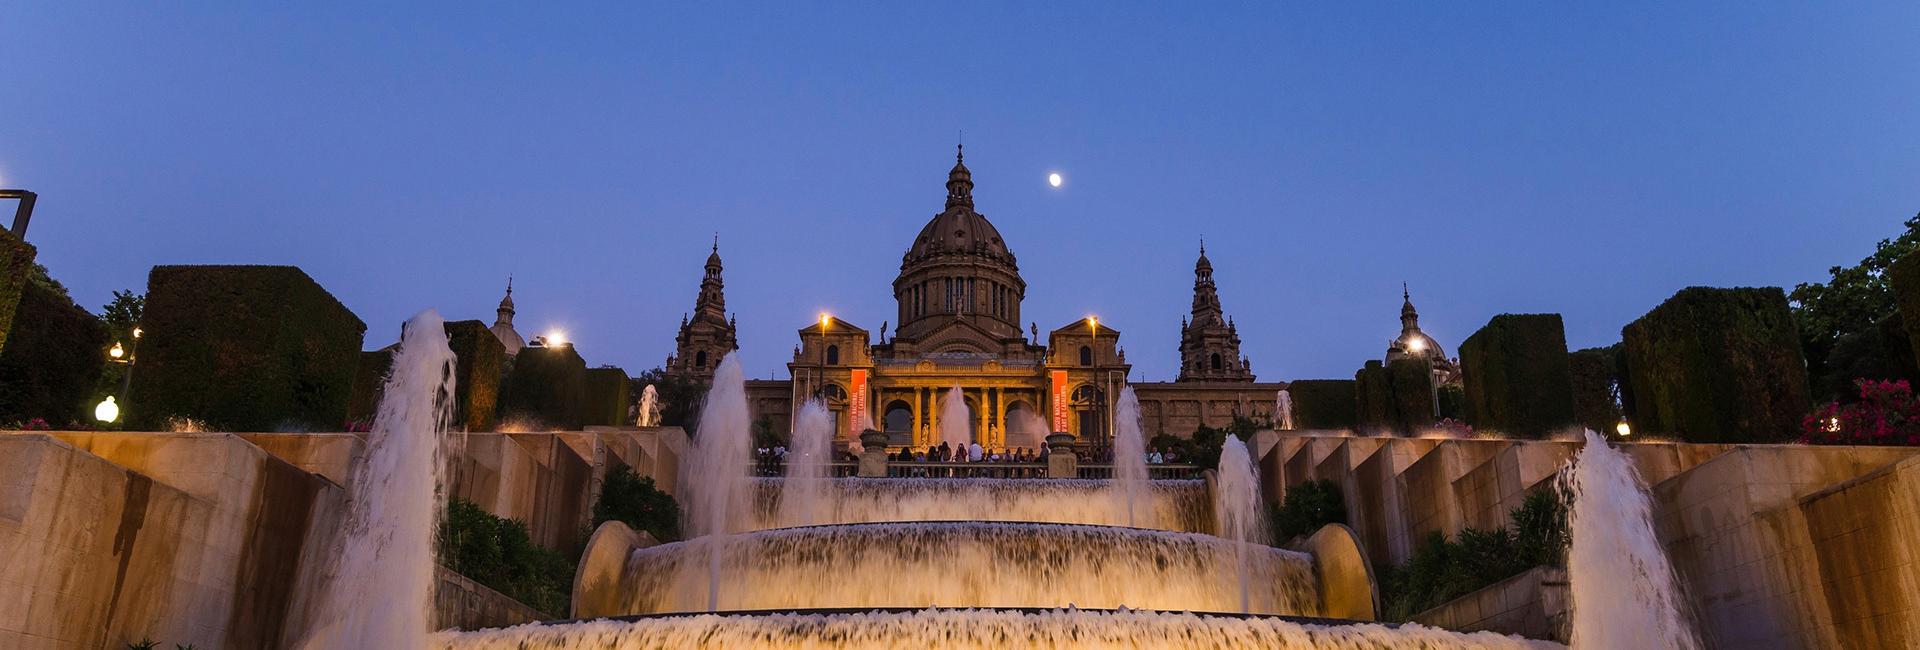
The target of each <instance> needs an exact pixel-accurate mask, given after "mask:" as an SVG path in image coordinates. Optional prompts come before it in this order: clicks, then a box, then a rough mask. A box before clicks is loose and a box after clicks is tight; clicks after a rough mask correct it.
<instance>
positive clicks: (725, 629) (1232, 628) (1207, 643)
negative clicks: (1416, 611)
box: [433, 610, 1565, 650]
mask: <svg viewBox="0 0 1920 650" xmlns="http://www.w3.org/2000/svg"><path fill="white" fill-rule="evenodd" d="M1328 623H1331V622H1328ZM433 641H434V643H433V647H436V648H445V649H446V650H529V649H532V648H553V649H558V650H599V649H602V648H606V649H612V648H719V647H724V648H729V649H735V650H763V649H764V650H772V649H774V648H799V647H806V648H822V649H826V648H832V649H845V650H866V649H875V650H878V649H882V648H889V649H890V648H919V649H925V648H936V647H937V648H955V649H961V650H985V649H988V648H992V649H995V650H998V649H1000V648H1014V647H1032V648H1112V649H1139V650H1147V649H1155V650H1160V649H1164V650H1199V649H1203V648H1247V649H1269V650H1305V649H1308V648H1343V649H1351V650H1367V649H1381V650H1386V649H1393V650H1413V649H1416V648H1417V649H1423V650H1453V649H1456V648H1458V649H1465V648H1490V649H1493V650H1521V649H1535V650H1548V649H1559V648H1564V647H1565V646H1562V645H1559V644H1557V643H1551V642H1547V641H1529V640H1526V639H1521V638H1518V637H1508V636H1501V635H1497V634H1493V633H1491V632H1476V633H1472V634H1463V633H1458V632H1448V631H1446V630H1439V629H1434V628H1429V627H1422V626H1419V625H1414V624H1403V625H1400V626H1397V627H1389V626H1385V625H1379V624H1374V623H1363V624H1348V625H1337V624H1323V623H1320V622H1308V621H1292V620H1287V619H1284V618H1278V617H1259V616H1250V617H1235V616H1216V615H1197V614H1186V613H1173V612H1144V611H1060V610H1054V611H1037V612H1036V611H1024V612H1023V611H996V610H919V611H907V612H864V613H849V612H833V613H813V612H797V613H790V614H787V613H757V614H747V615H724V616H722V615H713V614H701V615H688V616H663V617H648V618H643V619H639V620H622V621H614V620H597V621H588V622H576V623H563V624H553V625H544V624H539V623H533V624H528V625H522V626H519V627H512V628H505V629H497V630H480V631H477V632H443V633H440V634H437V635H435V636H434V639H433Z"/></svg>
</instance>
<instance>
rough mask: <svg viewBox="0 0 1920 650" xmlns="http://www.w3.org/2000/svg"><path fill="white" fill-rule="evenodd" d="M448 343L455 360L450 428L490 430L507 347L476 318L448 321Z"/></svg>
mask: <svg viewBox="0 0 1920 650" xmlns="http://www.w3.org/2000/svg"><path fill="white" fill-rule="evenodd" d="M447 345H449V346H451V347H452V348H453V354H454V355H455V357H456V358H457V359H458V361H457V362H456V366H455V368H454V390H455V397H456V399H455V400H454V413H453V428H455V429H460V428H463V427H464V428H465V429H466V430H467V431H492V430H493V429H494V424H495V418H496V416H497V415H498V414H499V410H500V376H501V373H503V372H505V371H506V365H507V348H506V346H504V345H501V344H500V338H499V337H496V336H494V335H493V332H492V331H489V330H488V329H487V324H486V323H483V322H480V321H477V320H463V321H454V322H451V323H447Z"/></svg>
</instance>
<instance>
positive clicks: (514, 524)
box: [439, 499, 574, 615]
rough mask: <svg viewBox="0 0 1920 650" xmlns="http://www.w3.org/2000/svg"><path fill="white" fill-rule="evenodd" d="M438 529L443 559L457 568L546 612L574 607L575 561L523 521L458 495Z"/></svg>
mask: <svg viewBox="0 0 1920 650" xmlns="http://www.w3.org/2000/svg"><path fill="white" fill-rule="evenodd" d="M439 533H440V534H439V537H440V544H439V545H440V563H441V564H442V565H444V566H446V567H447V568H448V569H452V570H453V572H455V573H458V574H460V575H463V576H466V577H467V578H468V579H470V580H473V581H474V582H478V583H480V584H482V585H486V587H487V588H489V589H492V590H494V591H498V592H500V593H502V594H506V595H507V597H509V598H512V599H514V600H518V601H520V602H521V603H524V604H526V605H527V606H528V607H532V608H534V609H536V610H539V611H540V612H541V613H543V614H548V615H556V614H557V615H565V614H567V613H570V612H571V611H572V600H573V573H574V564H573V562H572V561H571V560H569V559H568V558H567V556H565V555H562V554H560V552H558V551H554V550H551V549H547V548H542V547H541V546H540V545H538V544H535V543H533V538H532V537H531V536H529V535H528V533H527V525H526V524H525V523H523V522H521V521H519V520H517V519H504V518H501V517H497V516H494V515H493V514H492V513H489V512H487V511H486V510H483V509H481V508H480V506H477V505H474V504H473V503H472V502H469V501H466V500H463V499H454V500H453V501H452V502H450V503H448V504H447V518H446V521H445V522H443V523H442V524H441V526H440V531H439Z"/></svg>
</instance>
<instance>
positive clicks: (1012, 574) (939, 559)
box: [621, 522, 1320, 615]
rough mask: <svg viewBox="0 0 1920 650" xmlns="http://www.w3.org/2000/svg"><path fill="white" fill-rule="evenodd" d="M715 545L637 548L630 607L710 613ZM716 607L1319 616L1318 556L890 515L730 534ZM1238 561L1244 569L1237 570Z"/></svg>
mask: <svg viewBox="0 0 1920 650" xmlns="http://www.w3.org/2000/svg"><path fill="white" fill-rule="evenodd" d="M715 548H716V547H715V546H713V545H709V544H702V543H693V544H686V543H673V544H664V545H660V546H655V547H652V548H646V549H641V550H638V551H635V552H634V554H633V557H632V559H631V560H630V561H629V564H628V566H627V573H626V576H625V577H624V578H623V580H622V588H621V591H622V592H623V593H626V594H628V597H629V598H630V600H629V601H628V602H627V606H626V608H625V611H626V612H628V613H633V614H650V613H657V612H688V611H702V610H704V609H705V608H706V593H707V590H706V588H707V585H706V578H707V576H706V566H707V564H708V562H709V561H710V559H711V558H710V555H709V554H710V553H712V552H713V550H714V549H715ZM719 549H720V550H721V551H723V552H724V556H725V560H723V561H722V569H721V572H720V573H721V576H722V579H721V584H720V594H721V598H720V605H719V609H721V610H756V609H787V608H802V609H814V608H834V607H927V606H936V605H937V606H941V607H1066V606H1068V605H1075V606H1079V607H1088V608H1115V607H1123V606H1124V607H1132V608H1144V609H1164V610H1176V611H1178V610H1191V611H1237V610H1240V609H1242V601H1243V599H1245V598H1248V596H1249V595H1243V594H1242V593H1241V588H1240V585H1241V581H1240V579H1239V578H1238V575H1239V573H1240V572H1241V571H1243V570H1244V571H1246V572H1247V573H1248V574H1249V575H1251V576H1252V577H1253V582H1254V584H1255V585H1256V587H1255V588H1254V589H1253V590H1252V593H1251V594H1250V598H1251V603H1250V605H1248V606H1247V607H1248V608H1250V610H1251V611H1253V612H1257V613H1266V614H1301V615H1312V614H1315V613H1317V612H1318V611H1319V607H1320V604H1319V603H1320V598H1319V595H1318V593H1317V587H1316V586H1315V585H1316V584H1317V583H1316V582H1315V581H1314V578H1313V567H1312V561H1311V559H1310V558H1309V557H1308V556H1307V555H1305V554H1303V553H1296V552H1293V551H1285V550H1281V549H1276V548H1271V547H1266V546H1260V547H1257V548H1256V550H1253V551H1252V552H1251V553H1250V554H1248V555H1245V556H1243V555H1241V553H1240V549H1239V548H1238V546H1237V545H1236V544H1234V543H1233V542H1229V541H1227V540H1223V539H1220V538H1217V537H1213V536H1211V535H1196V534H1192V533H1171V532H1166V531H1145V530H1134V529H1125V528H1113V527H1106V526H1074V525H1065V524H1024V523H975V522H938V523H886V524H853V525H844V526H819V527H808V528H789V529H782V530H771V531H759V532H753V533H746V534H741V535H733V536H729V537H727V538H726V539H725V540H724V542H722V545H721V546H720V547H719ZM1243 567H1245V568H1244V569H1243Z"/></svg>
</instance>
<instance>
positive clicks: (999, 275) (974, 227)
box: [893, 151, 1027, 339]
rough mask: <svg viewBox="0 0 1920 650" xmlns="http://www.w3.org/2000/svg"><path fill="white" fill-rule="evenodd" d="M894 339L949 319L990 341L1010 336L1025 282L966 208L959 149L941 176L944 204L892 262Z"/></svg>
mask: <svg viewBox="0 0 1920 650" xmlns="http://www.w3.org/2000/svg"><path fill="white" fill-rule="evenodd" d="M893 289H894V296H895V297H896V298H897V299H898V300H899V301H900V312H899V316H900V321H899V322H900V329H899V333H900V336H901V337H904V338H908V339H913V338H917V337H918V336H920V335H924V334H927V333H930V332H932V331H933V330H934V329H936V328H938V327H940V326H941V325H943V324H945V323H948V322H951V321H953V320H963V321H966V322H969V323H972V324H973V326H975V327H976V328H979V329H982V330H985V331H987V332H989V333H990V334H991V335H992V336H994V337H998V338H1018V337H1019V331H1020V326H1019V323H1020V299H1021V298H1022V297H1024V296H1025V294H1026V289H1027V283H1026V282H1025V281H1024V280H1021V279H1020V266H1019V264H1018V262H1017V261H1016V260H1015V258H1014V256H1013V251H1012V250H1010V249H1008V248H1007V242H1006V240H1003V239H1001V238H1000V230H999V229H998V228H994V227H993V223H992V222H990V221H987V218H986V216H984V215H982V214H980V213H979V212H976V211H974V209H973V172H972V171H970V170H968V169H967V164H966V156H965V151H961V152H959V153H956V154H955V156H954V163H953V170H952V171H949V172H947V206H946V209H945V210H942V211H940V213H939V214H936V215H934V216H933V219H931V220H929V221H927V225H926V226H924V227H922V228H921V229H920V234H919V235H918V236H915V237H914V239H913V244H912V245H911V246H908V247H907V252H906V254H905V255H902V256H901V257H900V277H899V278H898V279H896V280H894V282H893Z"/></svg>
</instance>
